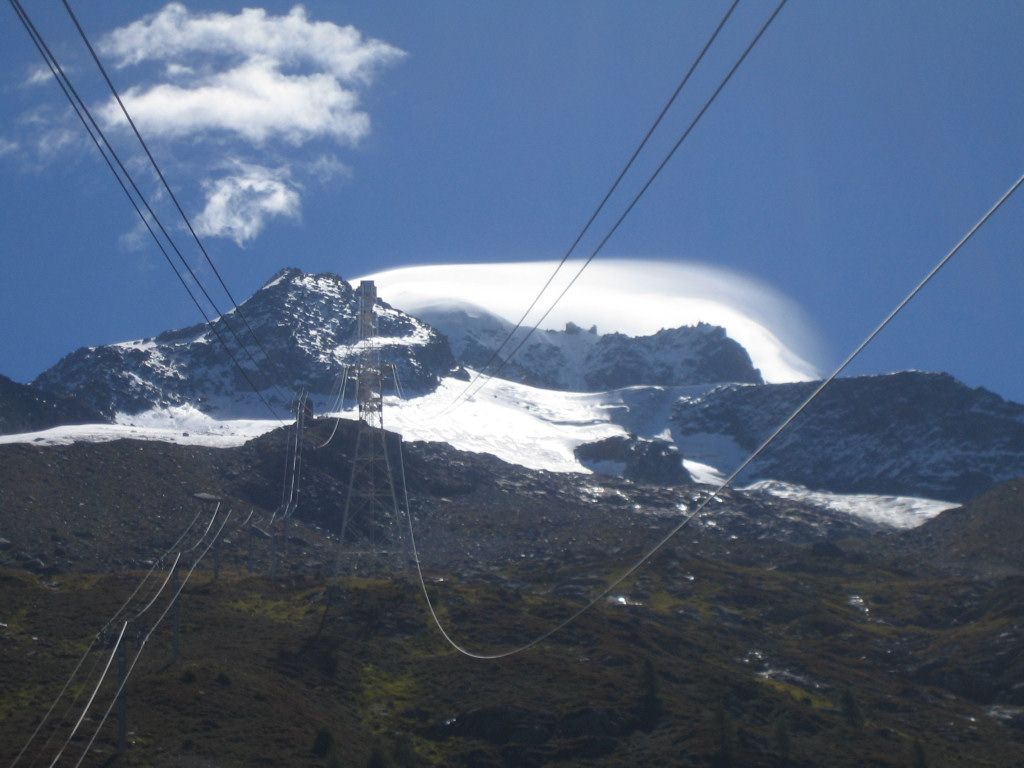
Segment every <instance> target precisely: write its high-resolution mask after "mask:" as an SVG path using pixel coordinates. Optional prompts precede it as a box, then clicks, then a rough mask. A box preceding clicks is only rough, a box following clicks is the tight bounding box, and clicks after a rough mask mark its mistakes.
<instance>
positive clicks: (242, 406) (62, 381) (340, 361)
mask: <svg viewBox="0 0 1024 768" xmlns="http://www.w3.org/2000/svg"><path fill="white" fill-rule="evenodd" d="M358 307H359V299H358V297H357V295H356V292H355V290H354V289H353V287H352V286H351V285H349V284H348V283H347V282H345V281H344V280H342V279H341V278H340V277H338V276H337V275H332V274H319V275H313V274H307V273H304V272H302V271H301V270H298V269H285V270H282V271H281V272H280V273H279V274H278V275H277V276H276V277H274V279H272V280H271V281H269V282H268V283H267V284H266V285H264V286H263V287H262V288H261V289H260V290H259V291H257V292H256V293H255V294H254V295H253V296H252V297H250V298H249V299H248V300H246V301H245V302H243V303H242V305H241V310H242V313H243V314H244V316H245V319H246V320H247V321H248V323H249V325H250V326H251V327H252V330H253V332H254V335H255V336H256V338H258V339H259V345H257V343H256V342H255V340H254V339H253V335H251V334H250V333H249V329H248V327H247V326H246V325H245V324H244V323H243V322H242V320H241V319H240V318H239V317H238V316H237V313H234V312H232V313H228V314H227V315H226V316H225V317H222V318H218V319H217V320H215V321H214V322H213V323H211V324H209V325H207V324H202V325H195V326H191V327H189V328H183V329H180V330H175V331H168V332H166V333H162V334H160V335H159V336H156V337H155V338H150V339H143V340H139V341H128V342H123V343H120V344H110V345H106V346H101V347H87V348H84V349H79V350H77V351H75V352H72V353H71V354H70V355H68V356H66V357H65V358H64V359H62V360H61V361H60V362H58V363H57V364H56V365H55V366H53V367H52V368H50V369H49V370H47V371H45V372H44V373H42V374H41V375H40V376H39V377H38V378H37V379H36V381H35V382H34V383H35V384H36V385H38V386H39V387H40V388H42V389H45V390H47V391H49V392H53V393H59V394H74V395H76V396H77V397H78V398H79V400H81V401H82V402H84V403H85V404H87V405H88V406H90V407H91V408H94V409H95V410H97V411H99V412H101V413H103V414H105V415H107V416H113V415H114V414H116V413H119V412H120V413H126V414H132V413H138V412H140V411H145V410H149V409H151V408H160V407H167V406H175V405H183V404H186V403H188V404H191V405H193V406H195V407H197V408H199V409H200V410H202V411H204V412H206V413H209V414H211V415H216V416H219V417H228V416H265V415H266V411H265V410H264V409H263V406H262V404H261V403H260V401H259V398H258V397H257V396H256V395H255V394H254V393H253V391H252V387H251V386H250V383H249V381H247V380H246V376H248V379H249V380H251V382H252V384H253V385H254V386H255V387H256V388H258V389H259V390H260V391H261V393H262V394H263V396H264V397H265V398H266V399H267V400H268V401H270V403H271V404H272V405H274V406H275V407H276V408H278V409H281V410H282V411H284V410H287V409H288V408H289V406H290V401H291V399H292V397H294V391H295V390H297V389H298V388H300V387H302V388H304V389H306V390H307V391H309V392H311V393H313V395H314V397H316V396H318V395H319V399H320V401H321V402H326V401H327V400H328V399H329V395H330V393H331V391H332V389H333V388H334V386H335V384H336V382H337V379H338V375H339V373H340V372H341V369H342V366H344V365H346V364H349V363H352V362H354V361H355V359H356V357H357V355H358V350H357V347H356V344H357V342H358V333H357V325H356V315H357V313H358ZM375 312H376V315H377V324H378V331H379V337H378V345H379V347H380V349H381V357H382V359H383V360H384V361H385V362H387V363H393V364H394V365H395V366H396V367H397V368H398V374H399V378H400V380H401V382H402V385H403V387H404V389H405V390H406V391H408V392H409V393H410V394H419V393H425V392H430V391H433V389H434V388H436V386H437V382H438V378H439V377H440V376H442V375H446V374H448V373H450V372H451V371H452V370H453V369H454V368H456V367H457V364H456V362H455V360H454V358H453V357H452V354H451V350H450V348H449V347H448V343H447V341H446V340H445V338H444V337H443V336H441V334H439V333H438V332H437V331H435V330H434V329H433V328H431V327H429V326H428V325H426V324H425V323H423V322H422V321H420V320H417V319H416V318H414V317H411V316H409V315H407V314H405V313H404V312H402V311H400V310H398V309H395V308H394V307H392V306H390V305H389V304H387V303H386V302H383V301H378V303H377V305H376V307H375ZM218 334H219V335H220V336H221V337H222V338H223V339H224V340H225V341H226V343H227V346H228V347H229V348H230V349H231V351H232V354H233V355H234V357H235V360H237V362H238V363H239V365H240V366H241V367H242V368H244V369H245V371H246V375H243V374H242V373H241V372H240V371H239V370H238V366H236V365H235V364H234V363H233V362H232V360H231V357H230V356H229V355H228V353H227V352H226V351H225V349H224V345H222V344H221V343H220V341H219V340H218V338H217V336H218ZM236 335H237V337H238V338H240V339H241V340H242V341H244V342H245V343H246V346H247V347H248V352H244V351H242V349H241V348H240V346H239V344H238V340H237V339H236V338H235V337H236ZM250 354H251V355H252V357H250V356H249V355H250Z"/></svg>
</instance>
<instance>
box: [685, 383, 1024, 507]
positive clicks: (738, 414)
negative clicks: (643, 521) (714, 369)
mask: <svg viewBox="0 0 1024 768" xmlns="http://www.w3.org/2000/svg"><path fill="white" fill-rule="evenodd" d="M816 386H817V383H816V382H805V383H799V384H763V385H757V386H749V385H748V386H744V385H741V384H728V385H722V386H717V387H712V388H710V389H709V390H707V391H706V392H701V393H694V394H691V395H684V396H682V397H680V398H679V400H678V402H677V403H676V404H675V407H674V411H673V415H672V434H673V437H674V438H675V440H676V443H677V445H678V446H679V448H680V450H681V451H682V453H683V455H684V456H686V457H687V458H690V459H695V460H697V461H700V462H704V463H707V464H710V465H712V466H715V467H726V468H729V469H731V468H732V467H735V466H737V465H738V464H739V462H740V461H741V460H742V458H744V457H745V456H746V455H747V454H749V452H750V451H752V450H753V449H754V448H756V447H757V446H758V445H759V444H760V443H761V441H762V440H764V439H765V438H766V437H768V435H769V434H771V432H772V431H773V430H774V429H775V428H776V427H777V426H778V425H779V424H780V423H781V422H782V420H783V419H784V418H786V416H788V415H789V414H790V413H791V412H792V411H793V410H795V409H796V407H797V406H798V405H799V404H800V403H801V402H802V401H803V400H804V399H805V398H806V397H807V396H808V395H809V394H810V393H811V392H812V391H813V390H814V388H815V387H816ZM1022 475H1024V406H1021V405H1018V404H1017V403H1013V402H1009V401H1007V400H1004V399H1002V398H1001V397H999V396H998V395H996V394H994V393H992V392H989V391H988V390H985V389H982V388H978V389H971V388H970V387H967V386H965V385H964V384H962V383H960V382H958V381H957V380H956V379H954V378H953V377H952V376H949V375H948V374H944V373H920V372H916V371H905V372H902V373H894V374H888V375H881V376H858V377H851V378H845V379H838V380H836V381H835V382H833V383H832V385H831V386H829V387H828V388H827V389H826V390H825V391H824V392H823V393H822V394H821V395H820V396H819V397H818V399H817V400H815V401H814V403H812V404H811V406H810V407H809V408H808V409H807V410H806V411H805V412H804V413H803V414H802V415H801V416H799V417H798V418H797V420H796V421H795V422H794V423H793V424H792V426H791V427H790V428H789V429H788V430H786V431H785V432H784V433H783V434H782V435H781V436H780V437H779V438H778V439H777V440H776V441H775V442H774V443H773V444H772V445H771V446H770V447H769V449H768V450H767V451H766V452H765V453H764V455H763V456H762V458H760V459H759V460H758V461H757V462H755V463H754V464H753V465H752V466H751V468H750V469H749V470H748V472H747V473H746V474H745V475H744V477H742V478H741V481H744V482H750V481H752V480H754V479H762V478H764V479H768V478H770V479H773V480H783V481H788V482H793V483H799V484H801V485H806V486H809V487H811V488H820V489H827V490H830V491H841V492H854V493H884V494H905V495H913V496H926V497H931V498H937V499H949V500H965V499H968V498H971V497H973V496H975V495H977V494H978V493H981V492H982V491H984V490H986V489H988V488H990V487H991V486H992V485H994V484H995V483H998V482H1001V481H1003V480H1007V479H1010V478H1014V477H1020V476H1022Z"/></svg>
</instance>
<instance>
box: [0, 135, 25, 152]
mask: <svg viewBox="0 0 1024 768" xmlns="http://www.w3.org/2000/svg"><path fill="white" fill-rule="evenodd" d="M19 147H20V145H19V144H18V142H16V141H10V140H9V139H5V138H4V137H3V136H0V157H3V156H4V155H13V154H14V153H15V152H17V151H18V149H19Z"/></svg>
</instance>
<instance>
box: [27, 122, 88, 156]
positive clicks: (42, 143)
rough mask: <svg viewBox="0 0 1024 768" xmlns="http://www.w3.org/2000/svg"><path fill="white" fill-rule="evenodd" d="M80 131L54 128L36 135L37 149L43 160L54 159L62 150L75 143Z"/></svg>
mask: <svg viewBox="0 0 1024 768" xmlns="http://www.w3.org/2000/svg"><path fill="white" fill-rule="evenodd" d="M78 139H79V133H78V132H77V131H72V130H70V129H68V128H52V129H49V130H45V131H43V132H42V133H41V134H39V135H38V136H37V137H36V142H35V144H36V151H37V152H38V153H39V157H40V159H41V160H44V161H48V160H52V159H53V158H54V157H55V156H56V155H57V154H59V153H60V151H61V150H62V149H64V148H66V147H70V146H71V145H72V144H75V143H76V142H77V141H78Z"/></svg>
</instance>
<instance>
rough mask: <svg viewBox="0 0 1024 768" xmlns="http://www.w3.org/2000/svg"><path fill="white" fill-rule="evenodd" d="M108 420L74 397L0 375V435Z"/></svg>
mask: <svg viewBox="0 0 1024 768" xmlns="http://www.w3.org/2000/svg"><path fill="white" fill-rule="evenodd" d="M104 421H108V419H106V418H104V417H103V416H102V415H100V413H98V412H97V411H94V410H93V409H91V408H88V407H86V406H85V405H83V404H82V403H81V402H79V401H78V399H77V398H74V397H61V396H59V395H52V394H49V393H47V392H43V391H42V390H41V389H39V388H38V387H33V386H31V385H30V384H19V383H18V382H16V381H12V380H11V379H9V378H7V377H6V376H0V435H11V434H17V433H19V432H35V431H38V430H41V429H49V428H50V427H56V426H59V425H61V424H97V423H101V422H104Z"/></svg>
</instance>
